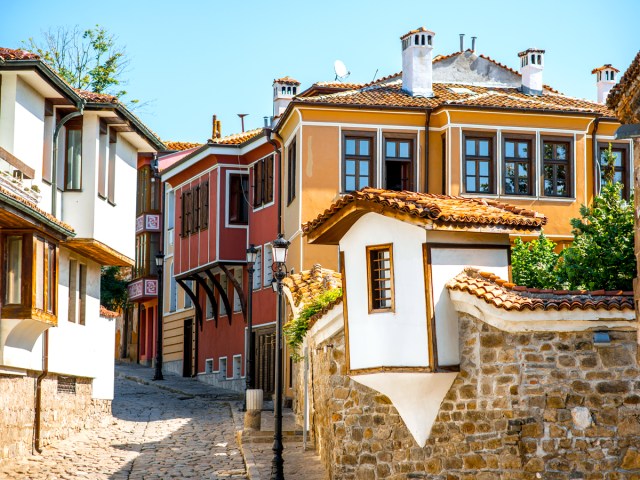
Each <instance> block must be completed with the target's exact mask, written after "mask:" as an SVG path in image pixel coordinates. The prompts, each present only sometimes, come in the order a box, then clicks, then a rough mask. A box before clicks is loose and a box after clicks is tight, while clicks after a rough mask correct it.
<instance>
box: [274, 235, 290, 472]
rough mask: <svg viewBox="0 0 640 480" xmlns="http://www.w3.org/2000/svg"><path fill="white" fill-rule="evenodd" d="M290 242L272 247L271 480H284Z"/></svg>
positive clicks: (280, 239)
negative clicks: (275, 302) (275, 288)
mask: <svg viewBox="0 0 640 480" xmlns="http://www.w3.org/2000/svg"><path fill="white" fill-rule="evenodd" d="M289 244H290V242H288V241H287V240H286V239H285V238H284V237H283V235H282V234H281V233H279V234H278V238H276V239H275V240H274V241H273V242H272V243H271V246H272V247H273V267H272V268H273V270H274V273H275V277H276V281H277V286H278V315H277V319H276V361H275V364H276V379H275V380H276V382H275V383H276V385H275V386H276V401H275V405H274V406H273V414H274V416H275V428H274V434H273V461H272V462H271V480H284V471H283V464H284V460H283V459H282V387H283V381H282V377H283V375H282V323H283V322H282V317H283V315H284V313H283V310H284V295H283V292H282V280H284V277H286V276H287V266H286V265H285V262H286V260H287V249H288V248H289Z"/></svg>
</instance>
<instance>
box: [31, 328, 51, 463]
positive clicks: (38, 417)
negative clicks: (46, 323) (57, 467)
mask: <svg viewBox="0 0 640 480" xmlns="http://www.w3.org/2000/svg"><path fill="white" fill-rule="evenodd" d="M48 373H49V330H48V329H47V330H45V331H44V336H43V338H42V373H41V374H40V375H38V378H37V379H36V404H35V419H34V422H33V435H34V437H35V439H34V448H35V450H36V452H38V453H42V445H41V440H42V439H41V435H42V428H41V426H42V381H43V380H44V378H45V377H46V376H47V375H48Z"/></svg>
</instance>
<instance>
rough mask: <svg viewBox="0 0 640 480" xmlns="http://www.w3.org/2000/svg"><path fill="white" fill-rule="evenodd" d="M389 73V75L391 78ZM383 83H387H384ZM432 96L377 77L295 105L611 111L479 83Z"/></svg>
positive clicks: (439, 88) (438, 87)
mask: <svg viewBox="0 0 640 480" xmlns="http://www.w3.org/2000/svg"><path fill="white" fill-rule="evenodd" d="M393 77H394V76H392V77H391V78H393ZM383 82H386V83H383ZM455 88H464V89H466V90H470V91H472V92H473V93H472V94H469V93H457V92H456V91H455V90H452V89H455ZM433 91H434V96H433V97H430V98H426V97H413V96H411V95H410V94H408V93H407V92H405V91H403V90H402V81H401V80H399V79H398V80H395V81H386V80H385V79H380V80H378V81H377V82H375V83H374V84H371V85H369V86H366V87H364V88H361V89H354V90H348V91H343V92H337V93H330V94H326V95H318V96H313V97H303V98H295V99H294V100H293V103H298V104H307V103H308V104H328V105H342V106H350V105H354V106H371V107H383V108H384V107H391V108H393V107H399V108H403V107H404V108H437V107H441V106H447V105H464V106H469V107H488V108H513V109H526V110H540V111H547V110H552V111H565V112H583V113H598V114H602V115H607V116H612V115H613V112H612V111H611V110H609V109H608V108H607V107H606V106H605V105H602V104H599V103H595V102H590V101H587V100H581V99H577V98H572V97H568V96H565V95H561V94H557V93H553V92H545V94H544V95H540V96H532V95H526V94H524V93H522V92H521V91H520V90H519V89H517V88H513V87H486V86H479V85H466V84H449V83H434V84H433Z"/></svg>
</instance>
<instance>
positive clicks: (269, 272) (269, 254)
mask: <svg viewBox="0 0 640 480" xmlns="http://www.w3.org/2000/svg"><path fill="white" fill-rule="evenodd" d="M263 252H264V282H263V283H262V285H263V286H265V287H271V282H273V250H272V247H271V244H270V243H266V244H265V245H264V249H263Z"/></svg>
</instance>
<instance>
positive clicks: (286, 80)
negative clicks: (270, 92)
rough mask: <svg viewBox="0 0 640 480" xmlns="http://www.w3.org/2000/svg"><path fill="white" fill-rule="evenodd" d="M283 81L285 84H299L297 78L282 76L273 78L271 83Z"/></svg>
mask: <svg viewBox="0 0 640 480" xmlns="http://www.w3.org/2000/svg"><path fill="white" fill-rule="evenodd" d="M276 82H278V83H284V84H285V85H300V82H299V81H298V80H296V79H295V78H291V77H288V76H287V77H282V78H276V79H274V80H273V83H276Z"/></svg>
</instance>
